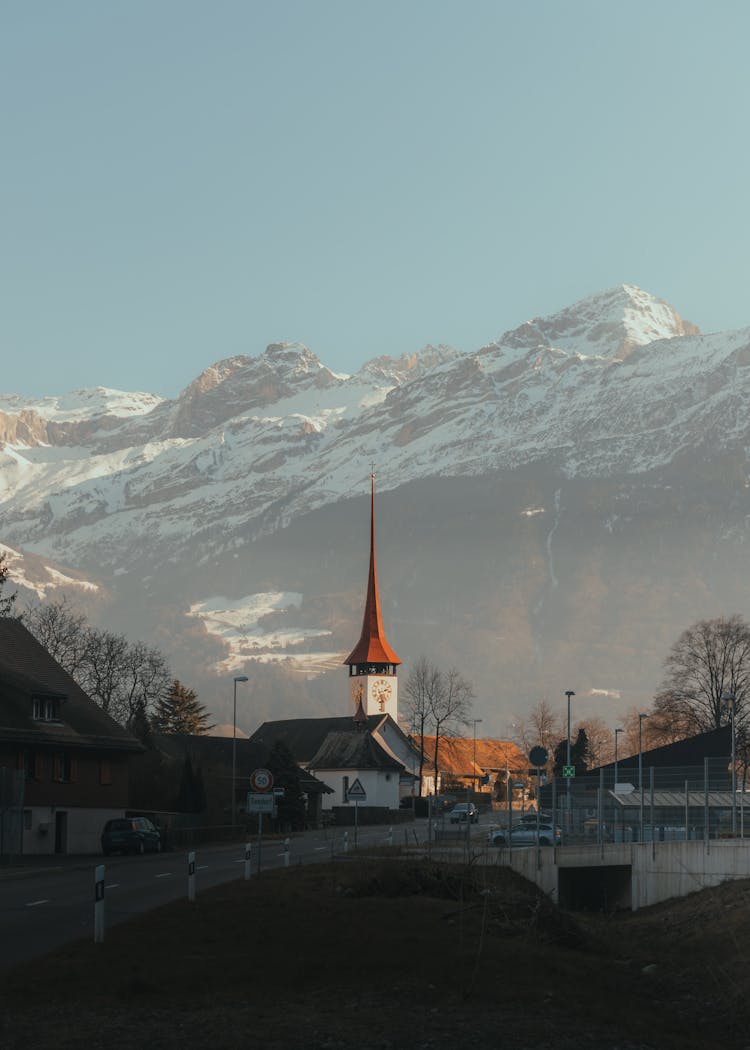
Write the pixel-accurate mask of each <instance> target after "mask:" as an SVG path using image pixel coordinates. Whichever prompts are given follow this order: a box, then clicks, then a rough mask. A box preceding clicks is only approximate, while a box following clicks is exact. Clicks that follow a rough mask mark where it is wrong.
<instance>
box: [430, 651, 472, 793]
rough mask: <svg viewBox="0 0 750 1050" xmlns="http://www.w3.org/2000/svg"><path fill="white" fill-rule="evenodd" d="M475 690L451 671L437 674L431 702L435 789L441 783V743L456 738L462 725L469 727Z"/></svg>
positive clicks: (459, 675) (460, 676)
mask: <svg viewBox="0 0 750 1050" xmlns="http://www.w3.org/2000/svg"><path fill="white" fill-rule="evenodd" d="M473 699H474V689H473V687H472V685H471V683H470V682H469V681H468V680H467V679H466V678H464V677H463V675H462V674H461V673H460V672H459V671H458V670H456V668H455V667H452V668H451V669H450V670H449V671H445V672H443V671H438V676H437V679H436V684H435V689H434V691H433V692H432V694H431V696H430V698H429V718H430V722H431V723H432V727H433V728H434V730H435V751H434V753H433V763H434V766H435V785H436V786H437V783H438V775H439V771H440V765H439V763H438V758H439V754H440V739H441V737H443V736H450V735H453V734H454V733H455V731H456V729H457V728H458V726H459V725H466V724H467V723H468V721H469V715H470V714H471V704H472V701H473Z"/></svg>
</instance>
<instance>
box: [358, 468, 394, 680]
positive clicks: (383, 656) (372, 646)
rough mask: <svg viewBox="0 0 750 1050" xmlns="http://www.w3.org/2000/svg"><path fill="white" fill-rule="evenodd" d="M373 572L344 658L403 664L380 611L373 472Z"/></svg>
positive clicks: (371, 522) (365, 662) (372, 478)
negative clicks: (358, 631)
mask: <svg viewBox="0 0 750 1050" xmlns="http://www.w3.org/2000/svg"><path fill="white" fill-rule="evenodd" d="M370 479H371V486H372V492H371V496H370V572H369V575H368V577H367V598H366V599H365V615H364V619H363V621H362V633H361V635H360V636H359V641H358V642H357V644H356V645H355V646H354V648H353V649H352V651H351V652H350V653H349V655H348V656H347V658H346V660H344V663H345V664H349V665H351V664H400V663H401V661H400V660H399V658H398V657H397V656H396V654H395V653H394V651H393V649H391V647H390V645H389V644H388V642H387V641H386V637H385V631H384V630H383V621H382V618H381V615H380V598H379V596H378V574H377V569H376V567H375V475H374V474H371V475H370Z"/></svg>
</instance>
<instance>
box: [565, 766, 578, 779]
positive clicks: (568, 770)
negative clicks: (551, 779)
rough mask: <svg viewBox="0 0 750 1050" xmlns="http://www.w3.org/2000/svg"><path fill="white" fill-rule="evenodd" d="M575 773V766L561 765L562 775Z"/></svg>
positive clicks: (568, 775) (569, 775)
mask: <svg viewBox="0 0 750 1050" xmlns="http://www.w3.org/2000/svg"><path fill="white" fill-rule="evenodd" d="M575 775H576V767H575V766H563V776H564V777H574V776H575Z"/></svg>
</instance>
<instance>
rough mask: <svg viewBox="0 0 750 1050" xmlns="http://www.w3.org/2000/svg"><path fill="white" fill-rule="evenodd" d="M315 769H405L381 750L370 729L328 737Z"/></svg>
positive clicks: (312, 762) (314, 760)
mask: <svg viewBox="0 0 750 1050" xmlns="http://www.w3.org/2000/svg"><path fill="white" fill-rule="evenodd" d="M310 768H311V769H375V770H377V769H383V770H387V769H392V770H399V771H401V770H403V769H404V766H403V765H402V764H401V763H400V762H398V761H396V759H395V758H393V756H392V755H389V754H388V752H387V751H386V750H385V749H384V748H382V747H381V746H380V744H379V743H378V742H377V740H375V739H374V738H373V737H372V736H371V735H370V734H369V733H368V732H367V730H366V729H342V730H338V731H334V732H332V733H328V734H327V735H326V737H325V739H324V741H323V743H322V744H321V745H320V748H319V749H318V751H317V753H316V754H315V755H313V757H312V759H311V760H310Z"/></svg>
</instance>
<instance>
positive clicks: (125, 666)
mask: <svg viewBox="0 0 750 1050" xmlns="http://www.w3.org/2000/svg"><path fill="white" fill-rule="evenodd" d="M170 682H171V673H170V670H169V667H168V666H167V662H166V660H165V659H164V657H163V656H162V654H161V653H160V652H159V650H158V649H154V648H152V647H151V646H148V645H146V644H145V643H144V642H133V643H131V644H130V645H128V647H127V649H126V650H125V653H124V654H123V660H122V667H121V673H120V683H119V689H118V694H119V695H118V699H117V706H118V708H119V710H120V712H121V715H120V717H121V718H122V720H123V722H124V724H125V725H126V726H127V727H128V729H133V728H134V725H135V723H136V722H137V721H140V720H141V719H142V716H143V715H144V714H147V713H148V711H150V710H152V709H153V708H155V706H156V704H157V703H158V702H159V700H160V699H161V698H162V697H163V696H164V694H165V693H166V691H167V689H168V688H169V686H170Z"/></svg>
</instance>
